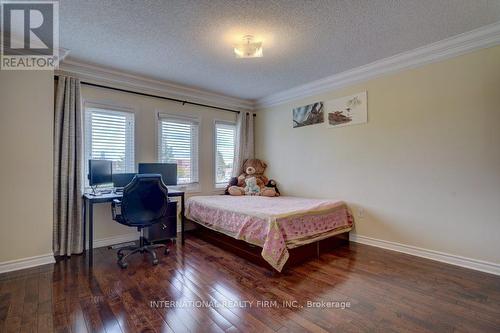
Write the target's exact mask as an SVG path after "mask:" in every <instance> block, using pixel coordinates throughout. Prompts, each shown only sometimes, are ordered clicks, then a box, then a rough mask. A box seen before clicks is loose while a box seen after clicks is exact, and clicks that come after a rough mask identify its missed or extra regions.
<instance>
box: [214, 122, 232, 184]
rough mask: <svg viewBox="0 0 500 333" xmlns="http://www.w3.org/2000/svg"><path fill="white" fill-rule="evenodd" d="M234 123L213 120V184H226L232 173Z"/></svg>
mask: <svg viewBox="0 0 500 333" xmlns="http://www.w3.org/2000/svg"><path fill="white" fill-rule="evenodd" d="M235 137H236V127H235V124H234V123H229V122H222V121H216V122H215V185H216V186H217V185H226V184H227V183H228V182H229V179H230V178H231V174H232V173H233V160H234V142H235Z"/></svg>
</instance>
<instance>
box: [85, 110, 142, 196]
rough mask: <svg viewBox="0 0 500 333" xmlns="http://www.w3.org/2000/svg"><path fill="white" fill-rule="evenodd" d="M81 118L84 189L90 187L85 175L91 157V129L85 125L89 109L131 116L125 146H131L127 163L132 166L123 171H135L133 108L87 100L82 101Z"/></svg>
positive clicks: (134, 116) (134, 121)
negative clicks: (127, 139)
mask: <svg viewBox="0 0 500 333" xmlns="http://www.w3.org/2000/svg"><path fill="white" fill-rule="evenodd" d="M82 104H83V115H82V116H83V119H82V127H83V156H84V158H83V161H84V163H83V164H84V165H83V166H82V169H83V170H82V172H83V173H84V175H83V176H84V187H85V189H87V188H90V187H89V184H88V177H87V174H88V172H89V170H88V161H89V159H90V158H91V154H92V152H91V150H90V149H91V144H92V142H91V137H89V135H88V130H91V129H88V128H87V125H88V121H89V120H88V117H89V115H90V112H92V111H91V109H97V110H102V111H104V112H110V113H112V112H116V113H120V114H124V115H126V116H131V117H132V129H131V140H132V143H131V144H129V145H127V144H126V148H127V147H130V148H131V150H132V151H131V152H129V153H128V154H129V156H128V157H129V158H130V159H131V161H130V163H127V165H129V164H130V165H131V166H132V168H131V170H125V171H124V172H130V173H134V172H136V171H137V167H136V160H137V156H136V151H137V150H136V131H137V128H136V126H135V123H136V119H135V118H136V113H135V110H134V109H132V108H130V107H126V106H119V105H113V104H103V103H99V102H89V101H83V103H82ZM125 154H126V155H127V152H125ZM114 172H115V171H114V168H113V173H114Z"/></svg>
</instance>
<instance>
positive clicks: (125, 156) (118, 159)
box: [84, 107, 135, 175]
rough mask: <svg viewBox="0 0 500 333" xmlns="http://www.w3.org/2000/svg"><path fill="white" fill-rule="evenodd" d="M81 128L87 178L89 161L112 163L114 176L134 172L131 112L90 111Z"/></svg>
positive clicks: (132, 115)
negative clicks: (108, 161)
mask: <svg viewBox="0 0 500 333" xmlns="http://www.w3.org/2000/svg"><path fill="white" fill-rule="evenodd" d="M84 126H85V171H86V172H85V174H86V175H87V174H88V160H89V159H94V160H100V159H102V160H111V161H113V173H127V172H134V171H135V161H134V114H133V113H132V112H124V111H115V110H106V109H101V108H92V107H89V108H86V110H85V122H84Z"/></svg>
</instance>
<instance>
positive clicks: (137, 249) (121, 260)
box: [116, 237, 170, 268]
mask: <svg viewBox="0 0 500 333" xmlns="http://www.w3.org/2000/svg"><path fill="white" fill-rule="evenodd" d="M159 248H163V249H164V250H163V253H164V254H165V255H167V254H169V252H170V251H169V249H168V247H167V246H166V245H165V244H146V241H145V239H144V238H143V237H141V238H140V240H139V246H136V245H133V246H126V247H122V248H121V249H119V250H118V252H117V253H116V256H117V257H118V261H117V263H118V266H120V267H121V268H127V267H128V263H127V262H126V261H125V260H126V259H127V258H128V257H130V256H131V255H133V254H135V253H144V252H147V253H148V254H150V255H151V257H152V259H153V261H152V264H153V265H157V264H158V262H159V261H158V257H157V256H156V252H155V250H156V249H159ZM123 251H130V252H129V253H127V254H124V253H123Z"/></svg>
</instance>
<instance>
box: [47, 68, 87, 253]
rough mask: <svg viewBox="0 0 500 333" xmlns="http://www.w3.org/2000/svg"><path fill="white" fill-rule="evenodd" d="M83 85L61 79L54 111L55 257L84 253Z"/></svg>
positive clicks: (58, 82) (63, 77)
mask: <svg viewBox="0 0 500 333" xmlns="http://www.w3.org/2000/svg"><path fill="white" fill-rule="evenodd" d="M82 133H83V129H82V106H81V96H80V81H79V80H78V79H75V78H70V77H65V76H59V77H58V80H57V90H56V96H55V108H54V229H53V250H54V255H66V256H69V255H71V254H73V253H81V252H82V251H83V239H82V233H83V231H84V230H83V221H82V160H83V151H82V149H83V144H82Z"/></svg>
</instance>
